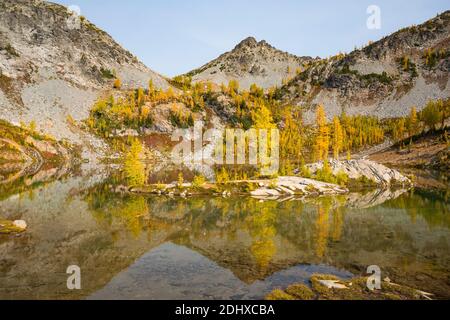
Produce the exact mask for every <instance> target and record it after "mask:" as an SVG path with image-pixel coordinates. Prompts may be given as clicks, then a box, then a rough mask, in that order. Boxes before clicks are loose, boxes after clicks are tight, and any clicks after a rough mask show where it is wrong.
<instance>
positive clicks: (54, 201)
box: [0, 176, 450, 299]
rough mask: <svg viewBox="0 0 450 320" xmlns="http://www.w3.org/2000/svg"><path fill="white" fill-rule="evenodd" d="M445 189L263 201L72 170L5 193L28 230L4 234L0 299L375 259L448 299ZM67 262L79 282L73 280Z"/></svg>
mask: <svg viewBox="0 0 450 320" xmlns="http://www.w3.org/2000/svg"><path fill="white" fill-rule="evenodd" d="M449 207H450V205H449V202H448V201H447V199H446V198H445V196H442V195H436V194H431V193H421V192H417V191H416V192H411V191H406V190H397V191H395V192H393V191H380V190H376V191H372V192H367V193H365V194H356V193H355V194H350V195H346V196H339V197H325V198H314V199H287V200H286V201H276V200H273V201H261V200H258V199H253V198H250V197H240V198H234V197H233V198H226V199H225V198H220V197H217V198H211V197H196V198H187V199H182V198H173V199H172V198H168V197H156V196H140V195H121V194H116V193H112V192H111V191H110V188H109V187H108V183H106V182H104V177H99V176H90V177H78V178H70V179H67V180H64V181H57V182H52V183H49V184H47V185H45V186H41V187H38V188H36V189H34V190H32V191H27V192H24V193H21V194H17V195H13V196H10V197H8V198H6V199H4V200H2V201H0V218H6V219H24V220H26V221H27V223H28V225H29V229H28V230H27V232H25V233H24V234H22V235H19V236H1V237H0V299H260V298H263V297H264V295H265V294H267V293H268V292H270V291H271V290H273V289H274V288H279V287H281V288H283V287H286V286H287V285H289V284H291V283H293V282H304V283H307V282H308V279H309V277H310V276H311V275H312V274H313V273H328V274H335V275H338V276H340V277H342V278H349V277H352V276H354V275H362V274H364V273H365V270H366V268H367V267H368V266H370V265H378V266H380V267H381V270H382V272H383V277H385V276H388V277H389V278H390V279H391V280H393V281H394V282H398V283H403V284H407V285H408V284H409V285H410V286H413V287H416V288H418V289H422V290H425V291H430V292H433V293H435V294H436V295H437V296H438V297H441V298H450V214H449ZM69 265H78V266H79V267H80V268H81V286H82V288H81V290H68V289H67V286H66V281H67V277H68V274H66V269H67V267H68V266H69Z"/></svg>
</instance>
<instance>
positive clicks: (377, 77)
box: [279, 11, 450, 122]
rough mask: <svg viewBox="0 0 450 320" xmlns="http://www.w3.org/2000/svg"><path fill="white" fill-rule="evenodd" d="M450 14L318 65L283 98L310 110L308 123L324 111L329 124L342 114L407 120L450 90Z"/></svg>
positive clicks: (286, 89) (297, 79) (282, 93)
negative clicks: (320, 109)
mask: <svg viewBox="0 0 450 320" xmlns="http://www.w3.org/2000/svg"><path fill="white" fill-rule="evenodd" d="M449 22H450V11H446V12H444V13H442V14H441V15H439V16H437V17H435V18H433V19H431V20H429V21H427V22H425V23H423V24H421V25H418V26H412V27H410V28H404V29H402V30H400V31H398V32H396V33H394V34H392V35H390V36H387V37H385V38H383V39H381V40H380V41H377V42H374V43H371V44H369V45H367V46H366V47H364V48H362V49H359V50H355V51H353V52H351V53H350V54H347V55H344V54H341V55H337V56H334V57H332V58H330V59H323V60H316V61H313V62H312V63H310V65H309V66H308V67H307V68H306V69H305V70H304V71H303V72H302V73H301V74H299V75H297V76H296V77H295V78H294V79H293V80H292V81H291V82H289V83H288V84H287V85H285V86H284V87H283V88H282V90H281V91H280V92H279V94H280V96H281V98H282V100H284V101H285V102H289V103H293V104H296V105H302V106H304V107H305V109H306V112H305V120H306V121H307V122H311V121H312V120H313V119H314V112H315V107H316V106H317V105H318V104H322V105H324V107H325V109H326V113H327V115H328V117H329V118H331V117H333V116H334V115H339V114H340V113H341V112H342V111H345V112H346V113H348V114H364V115H373V116H378V117H380V118H392V117H399V116H405V115H406V114H408V113H409V111H410V108H411V107H412V106H417V107H418V109H419V110H420V109H421V108H422V107H423V106H424V105H425V103H426V102H427V101H428V100H429V99H438V98H446V97H449V95H450V90H449V71H450V54H449V52H450V51H449V43H450V38H449V35H450V33H449V31H450V23H449Z"/></svg>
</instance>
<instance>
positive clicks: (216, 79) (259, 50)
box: [187, 37, 312, 89]
mask: <svg viewBox="0 0 450 320" xmlns="http://www.w3.org/2000/svg"><path fill="white" fill-rule="evenodd" d="M310 60H312V59H311V58H310V57H297V56H295V55H292V54H289V53H286V52H283V51H280V50H277V49H275V48H274V47H272V46H271V45H269V44H268V43H267V42H266V41H264V40H263V41H260V42H258V41H257V40H256V39H255V38H253V37H249V38H247V39H244V40H243V41H242V42H240V43H239V44H238V45H237V46H236V47H235V48H234V49H233V50H232V51H230V52H227V53H224V54H223V55H221V56H220V57H218V58H217V59H215V60H213V61H211V62H209V63H207V64H206V65H204V66H202V67H200V68H198V69H196V70H193V71H191V72H189V73H188V74H187V76H191V77H192V80H193V82H207V81H211V82H212V83H215V84H218V85H220V84H222V83H224V84H228V82H229V81H230V80H237V81H238V82H239V84H240V88H241V89H248V88H250V86H251V85H252V84H254V83H255V84H257V85H258V86H259V87H262V88H269V87H273V86H280V85H281V84H282V82H283V80H285V79H287V78H292V77H294V76H295V74H296V71H297V69H299V68H300V69H301V68H303V64H304V63H306V62H308V61H310Z"/></svg>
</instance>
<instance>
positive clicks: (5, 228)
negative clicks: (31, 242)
mask: <svg viewBox="0 0 450 320" xmlns="http://www.w3.org/2000/svg"><path fill="white" fill-rule="evenodd" d="M26 228H27V223H26V222H25V221H24V220H15V221H9V220H0V234H10V233H20V232H23V231H25V230H26Z"/></svg>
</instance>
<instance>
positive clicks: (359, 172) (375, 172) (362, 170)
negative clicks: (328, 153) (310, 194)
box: [307, 159, 411, 186]
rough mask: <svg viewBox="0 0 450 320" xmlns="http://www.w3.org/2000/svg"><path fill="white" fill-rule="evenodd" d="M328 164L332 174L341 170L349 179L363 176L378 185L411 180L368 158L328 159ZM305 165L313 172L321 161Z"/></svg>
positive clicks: (409, 182) (405, 183) (318, 168)
mask: <svg viewBox="0 0 450 320" xmlns="http://www.w3.org/2000/svg"><path fill="white" fill-rule="evenodd" d="M329 165H330V168H331V170H332V172H333V174H334V175H337V174H338V173H340V172H343V173H345V174H347V175H348V177H349V178H350V179H354V180H358V179H360V178H362V177H364V178H366V179H368V180H371V181H373V182H374V183H376V184H377V185H380V186H389V185H392V184H399V183H400V184H404V185H410V184H411V180H409V179H408V178H407V177H405V176H403V175H402V174H401V173H400V172H398V171H397V170H394V169H389V168H388V167H385V166H384V165H382V164H379V163H376V162H373V161H370V160H365V159H363V160H346V161H337V160H334V159H330V160H329ZM307 167H308V169H309V170H310V171H311V173H313V174H314V173H316V172H317V171H318V170H321V169H322V168H323V162H322V161H321V162H317V163H313V164H309V165H307Z"/></svg>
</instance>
